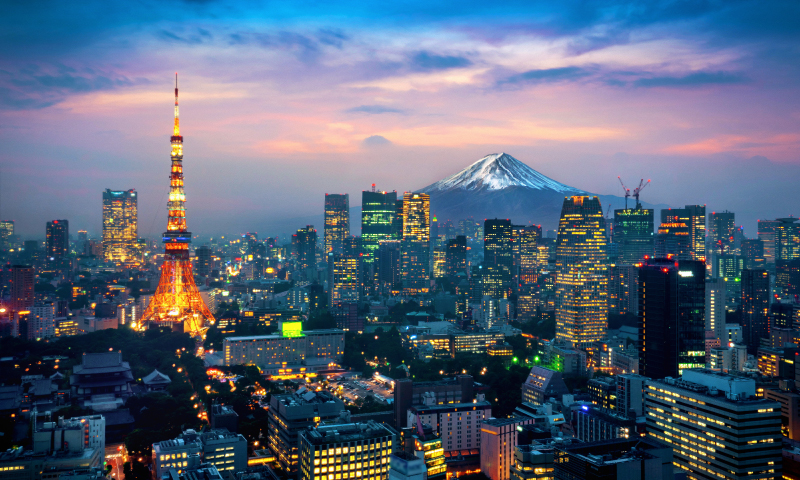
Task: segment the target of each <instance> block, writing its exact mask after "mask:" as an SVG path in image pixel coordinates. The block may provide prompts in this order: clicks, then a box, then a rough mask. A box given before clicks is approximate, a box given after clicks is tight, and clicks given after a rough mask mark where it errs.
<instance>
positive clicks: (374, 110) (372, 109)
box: [345, 105, 406, 114]
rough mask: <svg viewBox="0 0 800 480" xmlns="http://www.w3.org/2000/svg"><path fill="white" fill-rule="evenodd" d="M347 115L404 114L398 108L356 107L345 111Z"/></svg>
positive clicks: (381, 106)
mask: <svg viewBox="0 0 800 480" xmlns="http://www.w3.org/2000/svg"><path fill="white" fill-rule="evenodd" d="M345 111H346V112H348V113H371V114H380V113H406V111H405V110H400V109H399V108H392V107H385V106H383V105H359V106H358V107H353V108H348V109H347V110H345Z"/></svg>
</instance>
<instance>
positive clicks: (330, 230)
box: [324, 193, 350, 255]
mask: <svg viewBox="0 0 800 480" xmlns="http://www.w3.org/2000/svg"><path fill="white" fill-rule="evenodd" d="M324 234H325V254H326V255H327V254H328V253H330V252H334V253H340V252H341V251H342V242H344V239H345V238H347V237H349V236H350V196H349V195H348V194H346V193H344V194H335V193H333V194H327V193H326V194H325V233H324Z"/></svg>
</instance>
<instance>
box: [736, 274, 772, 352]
mask: <svg viewBox="0 0 800 480" xmlns="http://www.w3.org/2000/svg"><path fill="white" fill-rule="evenodd" d="M769 297H770V289H769V273H768V272H767V271H766V270H750V269H746V270H743V271H742V298H741V308H742V318H741V325H742V334H743V336H744V342H745V344H746V345H747V348H748V350H750V351H751V352H755V351H756V350H757V349H758V346H759V343H760V341H761V339H762V338H769V300H770V298H769Z"/></svg>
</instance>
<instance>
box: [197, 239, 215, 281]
mask: <svg viewBox="0 0 800 480" xmlns="http://www.w3.org/2000/svg"><path fill="white" fill-rule="evenodd" d="M212 253H213V252H212V250H211V247H209V246H207V245H202V246H200V247H197V248H196V249H195V251H194V265H195V266H194V268H195V271H196V272H197V274H198V275H200V276H201V277H207V276H209V275H211V270H212V267H213V263H212V261H211V257H212Z"/></svg>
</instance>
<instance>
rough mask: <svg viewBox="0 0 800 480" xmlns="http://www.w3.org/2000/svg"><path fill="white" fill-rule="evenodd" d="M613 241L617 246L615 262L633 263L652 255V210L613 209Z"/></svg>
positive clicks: (653, 236)
mask: <svg viewBox="0 0 800 480" xmlns="http://www.w3.org/2000/svg"><path fill="white" fill-rule="evenodd" d="M613 241H614V243H615V244H616V246H617V263H618V264H620V265H634V264H636V263H641V262H642V260H643V259H644V257H645V256H648V257H651V258H652V257H653V253H654V249H655V234H654V233H653V210H648V209H645V208H641V205H638V206H637V208H635V209H632V208H626V209H620V210H614V234H613Z"/></svg>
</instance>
